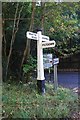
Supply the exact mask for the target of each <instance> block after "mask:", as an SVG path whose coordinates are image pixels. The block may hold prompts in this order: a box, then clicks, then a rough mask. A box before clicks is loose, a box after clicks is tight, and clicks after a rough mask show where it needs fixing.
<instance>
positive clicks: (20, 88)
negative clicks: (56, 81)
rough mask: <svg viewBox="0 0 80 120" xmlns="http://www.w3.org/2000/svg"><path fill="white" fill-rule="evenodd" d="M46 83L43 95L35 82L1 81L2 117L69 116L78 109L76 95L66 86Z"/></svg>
mask: <svg viewBox="0 0 80 120" xmlns="http://www.w3.org/2000/svg"><path fill="white" fill-rule="evenodd" d="M53 88H54V87H53V85H52V84H50V83H46V93H45V95H39V94H38V92H37V86H36V82H35V81H34V82H29V83H28V84H22V83H19V84H16V83H14V84H13V83H3V95H2V101H3V109H2V114H3V117H4V118H34V119H37V118H69V117H71V115H72V113H73V112H74V111H75V112H76V111H77V109H78V96H77V94H74V93H73V92H72V91H71V90H69V89H67V88H62V87H59V88H58V90H57V92H54V89H53Z"/></svg>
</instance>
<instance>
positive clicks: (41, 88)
mask: <svg viewBox="0 0 80 120" xmlns="http://www.w3.org/2000/svg"><path fill="white" fill-rule="evenodd" d="M26 36H27V38H29V39H33V40H37V87H38V92H39V93H42V94H44V93H45V77H44V65H43V48H49V47H55V41H54V40H53V41H49V37H48V36H45V35H42V34H41V31H38V32H37V33H33V32H29V31H28V32H27V35H26ZM42 41H43V42H42Z"/></svg>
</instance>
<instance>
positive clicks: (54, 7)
mask: <svg viewBox="0 0 80 120" xmlns="http://www.w3.org/2000/svg"><path fill="white" fill-rule="evenodd" d="M2 9H3V13H2V18H3V60H4V61H5V65H3V67H4V66H5V67H4V69H5V72H4V74H5V73H6V75H4V76H6V77H7V74H9V73H10V72H12V73H15V72H16V74H17V75H16V76H17V77H18V79H20V76H22V75H21V74H22V72H23V70H22V67H23V64H24V63H26V64H27V59H28V57H29V56H30V55H31V56H32V57H33V56H35V57H36V41H31V40H28V39H27V38H26V32H27V31H33V32H37V30H38V28H41V29H42V34H45V35H48V36H49V37H50V39H51V40H53V39H54V40H55V41H56V43H57V44H56V47H55V48H54V49H50V51H51V53H53V54H55V55H57V56H58V57H59V58H66V57H67V58H68V57H70V56H71V55H73V54H77V53H79V52H80V45H79V44H80V42H79V38H80V30H79V27H80V14H79V11H80V4H79V3H78V2H75V3H70V2H68V3H66V2H65V3H57V2H56V3H54V2H53V3H50V2H48V3H47V2H45V3H43V2H42V4H41V6H36V3H35V2H18V3H17V2H16V3H14V2H12V3H11V2H9V3H6V2H4V3H2ZM48 51H49V49H45V50H44V52H47V53H48ZM3 64H4V63H3ZM15 66H16V67H15ZM8 70H9V71H8ZM9 76H10V75H9ZM5 79H7V78H5Z"/></svg>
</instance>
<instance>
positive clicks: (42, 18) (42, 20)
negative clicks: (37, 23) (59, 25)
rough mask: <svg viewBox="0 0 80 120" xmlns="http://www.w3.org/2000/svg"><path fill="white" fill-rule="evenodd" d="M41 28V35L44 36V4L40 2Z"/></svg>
mask: <svg viewBox="0 0 80 120" xmlns="http://www.w3.org/2000/svg"><path fill="white" fill-rule="evenodd" d="M41 5H42V6H41V12H42V13H41V14H42V16H41V28H42V34H44V19H45V2H43V1H42V3H41Z"/></svg>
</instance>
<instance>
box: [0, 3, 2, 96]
mask: <svg viewBox="0 0 80 120" xmlns="http://www.w3.org/2000/svg"><path fill="white" fill-rule="evenodd" d="M0 13H1V14H0V90H1V91H2V87H1V85H2V16H1V15H2V3H1V2H0ZM1 95H2V93H0V96H1Z"/></svg>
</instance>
